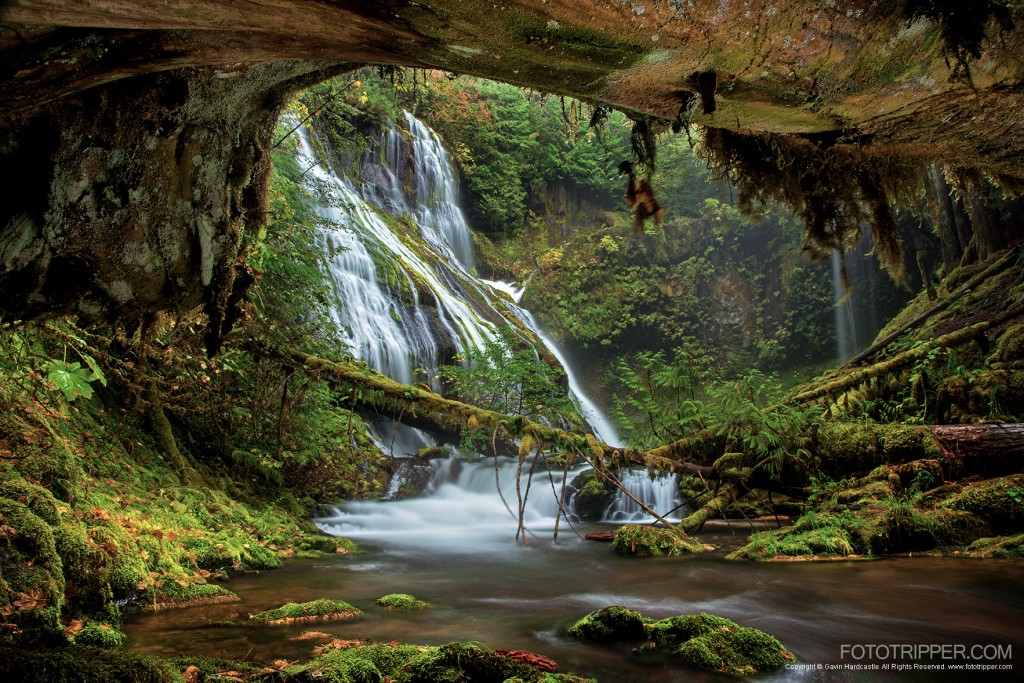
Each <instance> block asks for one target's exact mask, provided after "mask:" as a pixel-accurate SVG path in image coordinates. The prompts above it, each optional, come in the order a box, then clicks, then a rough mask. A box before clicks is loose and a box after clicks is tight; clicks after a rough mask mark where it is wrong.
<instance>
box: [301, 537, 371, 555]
mask: <svg viewBox="0 0 1024 683" xmlns="http://www.w3.org/2000/svg"><path fill="white" fill-rule="evenodd" d="M295 546H296V548H298V549H299V550H300V551H301V552H305V553H325V554H331V553H341V554H343V555H347V554H348V553H353V552H357V551H358V548H357V547H356V544H355V543H353V542H352V541H350V540H348V539H347V538H339V537H337V536H328V535H326V534H323V535H318V534H308V535H306V536H303V537H302V538H300V539H299V540H298V541H297V542H296V543H295Z"/></svg>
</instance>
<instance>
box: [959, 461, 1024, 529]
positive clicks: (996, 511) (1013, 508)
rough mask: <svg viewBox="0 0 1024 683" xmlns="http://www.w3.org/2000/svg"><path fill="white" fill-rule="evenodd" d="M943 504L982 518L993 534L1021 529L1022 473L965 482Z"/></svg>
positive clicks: (1023, 515)
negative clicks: (964, 484)
mask: <svg viewBox="0 0 1024 683" xmlns="http://www.w3.org/2000/svg"><path fill="white" fill-rule="evenodd" d="M944 507H948V508H950V509H953V510H965V511H967V512H971V513H974V514H976V515H978V516H980V517H983V518H984V519H985V520H986V521H987V522H988V524H989V525H990V526H991V527H992V530H993V531H995V532H996V533H1014V532H1021V531H1024V475H1020V474H1015V475H1011V476H1008V477H999V478H996V479H987V480H985V481H979V482H976V483H973V484H968V485H967V486H965V487H964V488H963V489H962V490H961V491H960V492H959V493H957V494H955V495H953V496H951V497H950V498H949V499H947V500H946V501H945V504H944Z"/></svg>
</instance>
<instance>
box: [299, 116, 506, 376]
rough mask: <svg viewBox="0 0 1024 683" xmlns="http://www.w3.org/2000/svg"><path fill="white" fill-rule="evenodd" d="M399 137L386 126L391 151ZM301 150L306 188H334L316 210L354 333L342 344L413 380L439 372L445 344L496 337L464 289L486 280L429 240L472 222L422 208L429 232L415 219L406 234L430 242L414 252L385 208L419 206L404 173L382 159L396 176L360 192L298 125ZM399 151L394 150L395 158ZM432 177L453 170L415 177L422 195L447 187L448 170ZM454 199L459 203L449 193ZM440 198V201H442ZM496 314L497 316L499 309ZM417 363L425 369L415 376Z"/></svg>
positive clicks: (347, 326)
mask: <svg viewBox="0 0 1024 683" xmlns="http://www.w3.org/2000/svg"><path fill="white" fill-rule="evenodd" d="M395 135H397V134H396V133H394V131H392V132H389V133H388V136H387V137H388V144H387V145H385V147H386V148H388V149H391V150H396V149H397V146H396V145H394V144H392V142H391V139H392V138H394V136H395ZM422 147H426V146H425V145H422ZM300 150H301V153H302V154H303V155H305V156H306V157H307V164H306V165H307V166H309V167H310V169H309V172H308V173H309V176H310V181H309V182H307V185H309V186H310V187H311V188H314V189H315V190H316V192H317V193H318V194H319V195H320V196H321V197H323V194H324V193H326V194H327V197H326V198H321V199H318V202H317V203H316V205H315V206H314V208H315V210H316V211H317V213H318V214H319V215H320V216H321V217H323V218H324V219H326V220H327V221H329V224H330V225H331V226H332V227H331V228H330V229H329V230H328V232H327V234H326V235H325V237H324V238H323V248H324V249H325V250H326V251H327V252H328V253H329V254H331V261H330V264H329V276H330V280H331V284H332V290H333V291H332V295H333V297H332V298H333V302H334V305H333V306H332V307H331V316H332V318H333V319H334V321H335V322H337V323H338V324H339V325H340V326H341V328H342V329H344V330H346V331H347V338H346V339H345V341H346V342H347V343H348V344H349V346H350V347H351V348H352V351H353V354H354V355H355V356H356V357H357V358H359V359H360V360H364V361H366V362H367V364H369V365H370V367H372V368H374V369H375V370H377V371H378V372H381V373H383V374H386V375H388V376H389V377H391V378H392V379H394V380H397V381H399V382H403V383H406V384H411V383H413V382H414V381H423V380H429V379H430V378H432V377H433V376H434V374H436V370H437V366H438V364H439V363H440V362H441V361H442V360H443V359H442V357H441V355H442V354H441V349H442V348H443V347H445V346H447V347H449V348H450V349H451V350H453V351H454V352H463V351H466V350H467V349H469V348H479V347H482V346H483V345H484V342H485V341H486V340H493V339H494V338H495V332H494V325H493V324H492V323H491V322H489V321H488V320H487V319H486V318H485V317H484V315H485V313H482V312H481V311H478V310H474V309H473V308H472V307H471V306H470V305H469V304H468V303H467V301H466V299H467V298H468V297H467V293H466V292H467V291H472V290H475V289H478V288H479V286H478V285H476V284H475V283H473V282H472V278H471V276H470V275H469V273H468V272H467V271H466V270H465V267H464V266H463V265H462V264H461V262H460V261H459V260H458V259H457V258H454V257H453V256H452V254H453V253H454V252H453V251H452V250H451V249H450V248H444V249H441V247H438V246H435V245H434V242H433V241H432V240H434V239H437V240H440V239H441V237H438V235H439V234H441V233H442V232H443V231H448V232H451V233H464V234H465V235H466V236H467V237H466V239H467V240H468V233H469V229H468V227H467V226H466V225H465V222H464V221H462V222H461V225H455V224H454V221H450V220H448V219H449V218H451V216H453V215H456V214H454V213H453V212H452V211H450V210H440V209H433V210H427V209H425V210H423V211H420V212H418V213H419V214H422V215H424V216H425V217H426V219H429V220H432V221H433V223H432V225H433V226H434V227H429V226H428V227H427V228H426V229H424V226H423V225H419V224H417V225H418V227H419V228H420V230H421V234H420V235H416V234H414V231H413V230H409V232H408V233H407V234H406V237H407V239H408V238H412V239H415V238H416V237H422V239H423V241H424V243H423V244H422V245H420V248H419V249H417V250H414V249H412V248H410V247H409V246H407V245H406V243H405V242H403V240H402V239H401V238H400V237H399V235H397V234H396V233H395V232H394V230H393V229H392V228H391V227H390V226H389V225H388V222H387V220H385V218H384V215H383V214H382V213H381V211H380V209H387V210H389V211H397V212H398V213H397V215H403V214H410V215H416V213H417V212H414V211H411V210H410V208H411V207H410V206H409V204H408V203H407V201H406V198H405V196H404V193H403V192H402V186H401V185H402V184H401V179H400V177H399V176H398V175H397V174H396V173H395V172H394V171H393V170H391V168H390V166H388V165H385V166H384V168H385V169H386V170H387V173H386V174H385V175H386V177H388V178H390V181H389V182H387V183H380V184H373V185H371V184H365V185H364V186H363V188H362V194H361V193H360V191H359V190H357V189H356V187H354V185H353V184H352V182H351V181H350V180H349V179H347V178H341V177H339V176H337V175H335V174H334V173H333V172H331V171H330V170H328V169H325V168H324V167H322V166H320V165H319V164H316V163H313V162H312V159H313V152H312V145H311V144H310V138H309V131H308V130H306V129H305V128H301V129H300ZM397 154H398V152H397V151H390V152H388V155H391V156H394V155H397ZM434 158H435V159H436V158H439V157H436V156H435V157H434ZM392 161H393V162H394V161H396V160H395V159H392ZM432 177H447V178H448V180H447V181H446V183H447V184H445V183H438V182H435V181H429V182H428V181H424V182H423V183H419V182H418V183H417V184H418V185H422V186H423V187H424V188H425V189H424V190H423V191H424V192H428V191H430V192H432V190H429V188H430V187H448V188H449V189H450V185H451V184H452V182H453V181H452V180H451V177H450V172H449V173H448V174H441V173H440V172H435V173H434V174H433V176H432ZM417 192H419V190H417ZM434 194H435V195H436V194H437V193H436V192H435V193H434ZM448 198H449V199H451V201H452V202H454V199H453V198H452V197H451V196H449V197H448ZM441 204H442V202H440V201H437V202H435V207H436V206H440V205H441ZM454 211H457V209H455V210H454ZM458 215H459V216H461V214H458ZM439 217H444V219H445V220H444V221H442V220H440V219H439ZM438 226H441V227H438ZM428 245H429V246H428ZM431 247H433V249H431ZM442 247H443V244H442ZM439 250H440V254H439V257H438V258H437V259H432V261H433V262H432V263H427V262H426V261H425V260H424V258H423V257H422V256H421V255H420V254H421V253H423V254H427V253H437V252H438V251H439ZM490 313H491V314H492V315H496V314H495V313H494V311H493V309H492V310H491V311H490ZM452 355H454V354H452ZM414 368H423V369H424V370H425V371H426V372H425V373H422V374H421V376H414V372H413V370H414Z"/></svg>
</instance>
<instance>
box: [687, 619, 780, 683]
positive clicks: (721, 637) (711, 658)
mask: <svg viewBox="0 0 1024 683" xmlns="http://www.w3.org/2000/svg"><path fill="white" fill-rule="evenodd" d="M676 655H678V656H679V657H680V658H681V659H682V660H683V661H685V662H686V663H687V664H690V665H691V666H695V667H698V668H701V669H712V670H714V671H720V672H722V673H728V674H736V675H741V676H746V675H751V674H756V673H760V672H763V671H770V670H771V669H777V668H778V667H780V666H782V665H783V664H785V663H786V662H791V661H793V659H794V657H793V654H792V653H790V652H789V651H788V650H786V649H785V648H784V647H782V644H781V643H780V642H779V641H778V640H777V639H776V638H775V637H774V636H771V635H769V634H767V633H765V632H764V631H759V630H757V629H756V628H746V627H743V626H737V625H736V624H733V625H732V626H731V627H728V628H722V629H720V630H716V631H713V632H711V633H708V634H706V635H702V636H697V637H695V638H692V639H690V640H688V641H686V642H685V643H683V644H682V645H680V646H679V648H678V649H677V650H676Z"/></svg>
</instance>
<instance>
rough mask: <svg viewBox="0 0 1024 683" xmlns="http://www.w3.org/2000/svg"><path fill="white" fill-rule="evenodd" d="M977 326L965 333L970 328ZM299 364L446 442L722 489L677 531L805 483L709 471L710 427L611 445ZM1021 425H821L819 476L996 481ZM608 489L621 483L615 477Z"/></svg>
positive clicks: (343, 371) (364, 375) (377, 377)
mask: <svg viewBox="0 0 1024 683" xmlns="http://www.w3.org/2000/svg"><path fill="white" fill-rule="evenodd" d="M971 329H972V328H967V330H968V331H969V330H971ZM290 355H291V358H292V359H293V361H296V362H299V363H301V364H302V365H304V366H305V367H306V368H308V370H309V371H311V372H312V373H315V374H318V375H319V376H320V377H321V378H322V379H324V380H326V381H329V382H331V383H333V384H335V385H336V386H347V387H350V388H351V389H352V400H353V403H354V406H353V407H357V408H363V409H366V410H372V411H378V412H383V413H385V414H387V415H389V416H391V417H393V418H394V419H396V420H398V421H400V422H402V423H404V424H408V425H411V426H414V427H420V428H423V429H426V430H429V431H430V432H432V433H434V434H437V435H439V436H442V437H447V438H450V439H453V440H459V439H461V438H462V436H463V435H465V434H466V433H476V434H478V435H480V436H483V437H485V438H484V439H483V440H484V442H485V443H487V444H488V445H489V446H490V447H491V450H492V452H493V453H496V454H504V455H509V456H517V455H518V453H519V448H520V445H521V444H522V442H523V441H524V439H528V440H529V441H530V442H531V445H533V444H536V445H540V446H542V447H544V448H551V449H555V450H561V451H563V452H567V453H571V454H575V455H577V456H579V457H580V458H586V459H587V460H588V461H589V462H590V464H591V465H592V466H593V467H594V468H595V471H596V472H597V473H598V474H599V475H600V474H601V471H602V470H605V469H609V470H610V469H614V468H618V467H630V466H633V467H645V468H648V469H650V470H652V471H660V472H679V473H686V474H691V475H692V474H698V475H699V476H702V477H703V478H704V479H706V480H708V481H715V482H720V483H721V484H722V486H721V487H720V488H719V489H718V490H717V493H716V495H714V496H713V497H712V499H711V500H710V501H709V502H708V503H707V504H706V505H704V506H703V507H702V508H701V509H699V510H697V511H695V512H694V513H692V514H691V515H689V516H688V517H687V518H686V519H685V520H683V522H682V523H681V525H680V528H682V529H684V530H686V531H688V532H689V531H693V530H695V529H699V528H700V527H701V526H702V525H703V524H704V522H706V521H707V520H708V519H711V518H713V517H715V516H719V515H721V514H722V513H724V512H725V511H726V510H727V509H728V508H729V507H730V506H731V505H732V504H733V503H734V502H735V501H736V500H739V499H740V498H742V497H743V495H744V494H745V493H746V492H747V491H748V490H749V489H751V488H764V489H766V490H775V491H782V492H785V493H790V494H791V493H793V490H794V487H797V488H798V487H801V486H804V485H806V482H805V481H781V482H775V481H769V480H765V479H764V477H758V476H753V474H756V473H753V472H752V470H751V469H749V468H747V469H735V468H733V469H724V470H722V469H720V468H712V467H707V466H706V464H705V463H709V462H713V460H714V459H715V457H717V456H718V455H721V453H720V450H719V448H718V446H719V444H718V443H717V442H718V438H717V437H716V435H715V432H714V431H713V430H710V429H708V430H702V431H700V432H697V433H695V434H692V435H690V436H688V437H686V438H684V439H680V440H678V441H675V442H673V443H670V444H666V445H663V446H659V447H657V448H653V449H650V450H647V451H641V450H638V449H635V448H615V447H613V446H609V445H607V444H603V443H600V442H599V441H597V439H595V438H594V436H593V435H589V434H588V435H580V434H574V433H572V432H566V431H564V430H561V429H557V428H554V427H548V426H545V425H541V424H538V423H535V422H531V421H530V420H527V419H526V418H524V417H522V416H509V415H503V414H501V413H496V412H493V411H489V410H484V409H482V408H477V407H474V406H471V405H467V404H465V403H460V402H459V401H453V400H451V399H446V398H444V397H443V396H440V395H438V394H435V393H433V392H431V391H428V390H425V389H422V388H420V387H415V386H409V385H406V384H401V383H399V382H396V381H394V380H392V379H389V378H388V377H385V376H384V375H381V374H379V373H377V372H374V371H373V370H371V369H369V368H367V367H366V366H363V365H358V364H355V363H347V362H332V361H328V360H324V359H322V358H317V357H315V356H311V355H309V354H305V353H302V352H300V351H291V352H290ZM1022 437H1024V425H1021V424H988V425H948V426H932V427H929V426H925V425H902V424H894V425H878V424H854V423H839V424H825V425H822V426H821V427H820V428H819V429H818V431H817V433H816V435H815V439H814V445H813V447H812V451H813V452H814V454H815V455H816V456H817V457H818V459H819V462H820V466H821V469H822V470H823V471H824V472H826V473H827V474H829V475H831V476H835V477H847V476H857V475H861V474H864V473H866V472H869V471H871V470H872V469H874V468H875V467H878V466H879V465H894V464H901V463H905V462H911V461H914V460H920V459H923V458H930V459H936V460H938V461H939V462H941V463H942V464H943V469H944V471H945V474H947V475H949V476H951V477H959V476H963V475H964V474H975V473H978V474H986V475H990V476H991V475H994V474H1000V473H1006V472H1008V471H1016V470H1017V469H1019V464H1020V461H1021V460H1020V456H1021V455H1024V438H1022ZM612 483H615V482H614V480H612Z"/></svg>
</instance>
